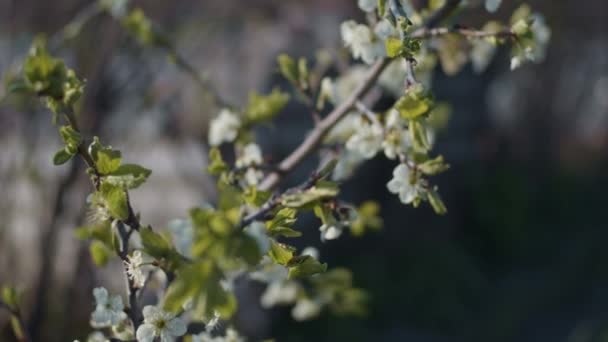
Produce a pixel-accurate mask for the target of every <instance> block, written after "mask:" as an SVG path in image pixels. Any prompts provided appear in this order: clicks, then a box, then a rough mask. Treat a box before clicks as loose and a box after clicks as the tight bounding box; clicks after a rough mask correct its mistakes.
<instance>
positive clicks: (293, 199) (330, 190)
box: [281, 181, 340, 208]
mask: <svg viewBox="0 0 608 342" xmlns="http://www.w3.org/2000/svg"><path fill="white" fill-rule="evenodd" d="M339 192H340V189H339V188H338V186H337V184H336V183H333V182H327V181H320V182H317V184H316V185H315V186H313V187H311V188H310V189H308V190H305V191H301V192H296V193H293V194H286V195H284V196H283V198H282V201H281V204H282V205H284V206H286V207H289V208H301V207H305V206H309V205H311V204H314V203H315V202H318V201H321V200H325V199H330V198H334V197H336V196H337V195H338V193H339Z"/></svg>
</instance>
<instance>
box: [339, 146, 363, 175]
mask: <svg viewBox="0 0 608 342" xmlns="http://www.w3.org/2000/svg"><path fill="white" fill-rule="evenodd" d="M364 161H365V158H363V157H362V156H361V155H360V154H359V153H357V152H353V151H348V150H345V151H344V152H343V153H342V154H341V156H340V158H338V163H337V164H336V167H335V168H334V171H333V172H332V175H331V178H332V179H333V180H335V181H342V180H345V179H347V178H349V177H350V176H352V174H353V173H354V171H355V169H356V168H357V167H358V166H359V165H361V164H362V163H363V162H364Z"/></svg>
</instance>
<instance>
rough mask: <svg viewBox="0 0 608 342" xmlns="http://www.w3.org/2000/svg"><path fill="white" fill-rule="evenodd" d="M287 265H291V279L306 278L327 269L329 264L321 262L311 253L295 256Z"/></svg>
mask: <svg viewBox="0 0 608 342" xmlns="http://www.w3.org/2000/svg"><path fill="white" fill-rule="evenodd" d="M287 266H288V267H289V274H288V278H289V279H296V278H306V277H310V276H311V275H314V274H318V273H323V272H325V271H326V270H327V264H322V263H320V262H319V261H318V260H317V259H315V258H313V257H311V256H310V255H302V256H297V257H294V258H292V259H291V260H290V262H289V265H287Z"/></svg>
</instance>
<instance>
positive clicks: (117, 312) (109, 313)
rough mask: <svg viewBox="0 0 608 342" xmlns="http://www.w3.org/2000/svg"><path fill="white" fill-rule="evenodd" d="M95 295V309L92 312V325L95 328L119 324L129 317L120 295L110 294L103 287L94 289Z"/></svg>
mask: <svg viewBox="0 0 608 342" xmlns="http://www.w3.org/2000/svg"><path fill="white" fill-rule="evenodd" d="M93 297H95V311H93V313H92V314H91V326H92V327H94V328H107V327H111V326H113V325H117V324H119V323H120V322H121V321H123V320H124V319H126V318H127V314H126V313H125V312H124V311H123V310H124V305H123V303H122V298H121V297H120V296H119V295H114V296H110V295H109V294H108V290H106V289H105V288H103V287H97V288H95V289H93Z"/></svg>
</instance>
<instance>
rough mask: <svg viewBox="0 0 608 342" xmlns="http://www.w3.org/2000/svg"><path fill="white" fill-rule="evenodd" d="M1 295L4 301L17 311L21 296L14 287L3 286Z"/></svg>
mask: <svg viewBox="0 0 608 342" xmlns="http://www.w3.org/2000/svg"><path fill="white" fill-rule="evenodd" d="M0 294H1V296H2V297H1V298H2V301H3V302H4V303H6V305H8V306H10V307H11V308H12V309H16V308H17V307H18V306H19V295H18V293H17V289H15V288H14V287H11V286H3V287H2V292H1V293H0Z"/></svg>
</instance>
